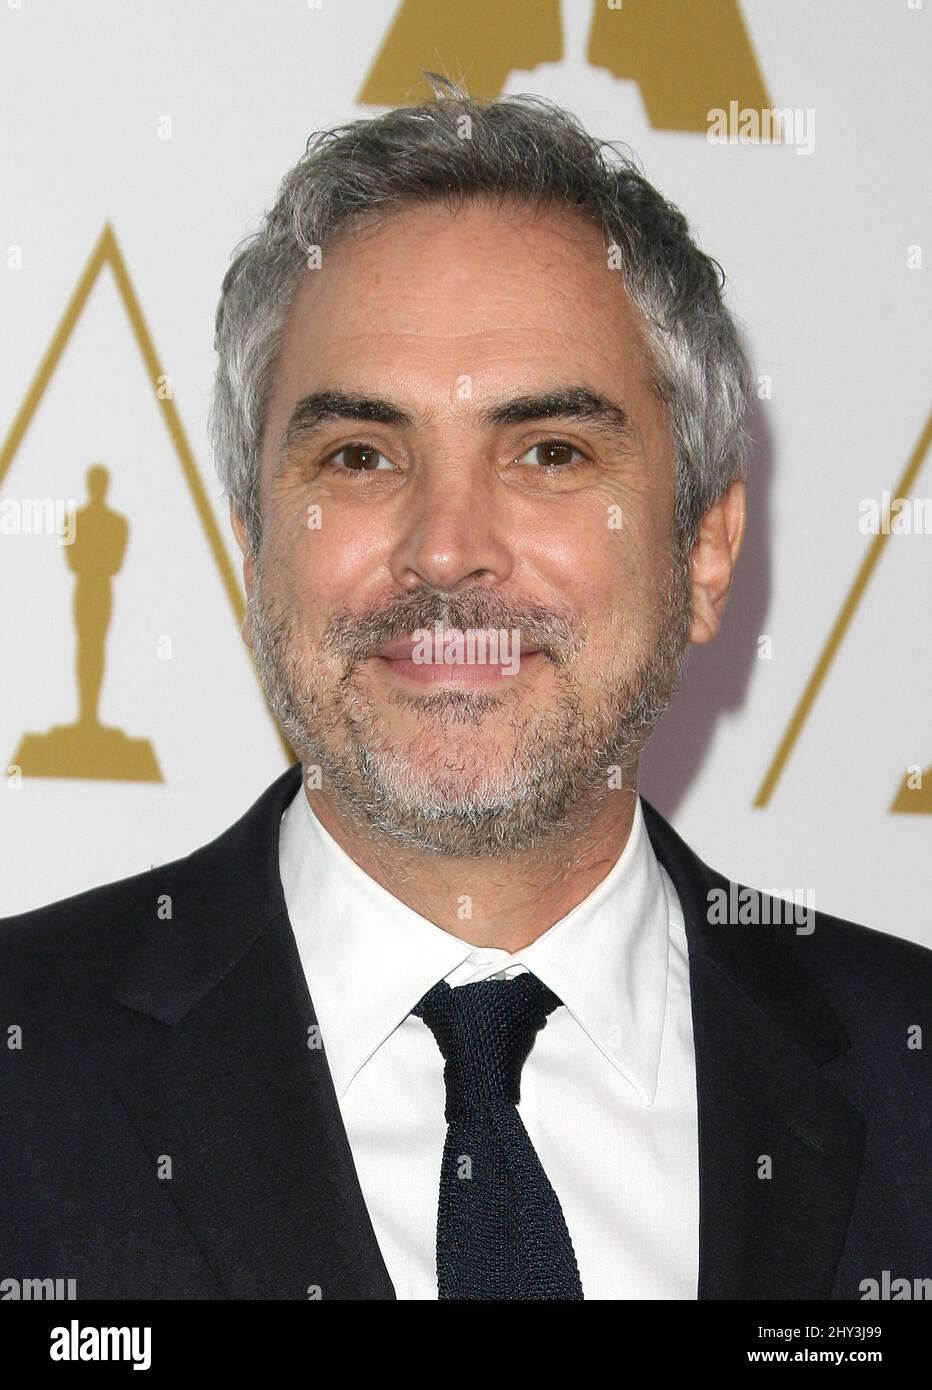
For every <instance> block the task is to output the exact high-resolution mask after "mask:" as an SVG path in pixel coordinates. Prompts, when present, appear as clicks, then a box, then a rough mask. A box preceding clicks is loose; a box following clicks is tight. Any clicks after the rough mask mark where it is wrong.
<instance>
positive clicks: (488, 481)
mask: <svg viewBox="0 0 932 1390" xmlns="http://www.w3.org/2000/svg"><path fill="white" fill-rule="evenodd" d="M402 505H403V508H404V509H405V510H403V512H402V520H401V523H400V529H399V532H398V537H397V540H396V542H395V544H394V545H393V547H392V550H391V554H390V557H389V567H390V569H391V572H392V576H393V578H394V580H395V582H396V584H398V585H400V586H401V587H402V588H405V589H413V588H417V587H419V586H421V585H424V584H428V585H431V586H432V587H434V588H438V589H455V588H456V587H457V586H458V585H461V584H463V583H464V581H466V582H470V583H475V582H477V581H480V580H481V581H482V582H483V583H486V584H489V585H491V584H498V583H502V582H503V581H504V580H506V579H508V577H509V576H510V574H511V572H512V569H513V567H514V553H513V549H512V546H511V545H510V544H509V543H508V540H507V539H506V529H505V517H504V514H503V506H502V501H501V498H500V497H498V496H497V495H496V489H495V480H494V478H491V477H490V476H489V475H488V474H487V473H484V472H483V470H482V469H481V468H480V467H477V468H471V467H456V466H450V467H443V466H440V465H439V463H438V466H437V467H436V468H430V467H426V468H425V469H424V470H423V471H422V473H421V475H420V476H419V477H418V478H417V479H416V480H415V481H414V482H413V483H412V486H411V489H410V491H409V493H408V495H407V496H406V497H405V498H404V500H403V504H402Z"/></svg>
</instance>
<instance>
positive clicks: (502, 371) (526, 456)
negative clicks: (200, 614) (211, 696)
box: [237, 203, 691, 855]
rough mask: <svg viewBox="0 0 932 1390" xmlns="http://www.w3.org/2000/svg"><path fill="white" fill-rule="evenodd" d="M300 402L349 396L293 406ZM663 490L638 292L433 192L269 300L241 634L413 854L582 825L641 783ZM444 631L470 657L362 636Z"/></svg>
mask: <svg viewBox="0 0 932 1390" xmlns="http://www.w3.org/2000/svg"><path fill="white" fill-rule="evenodd" d="M318 393H344V395H345V396H348V397H350V398H353V399H351V400H350V401H349V402H348V403H347V401H346V400H345V399H344V398H343V397H340V398H339V399H336V398H332V399H330V400H328V401H326V402H324V405H326V410H325V411H323V412H322V411H321V400H320V399H318V401H317V402H316V408H313V409H312V408H309V407H306V408H305V410H304V413H303V417H301V416H300V415H299V417H298V418H297V419H295V414H296V412H297V411H298V408H299V405H300V403H301V402H303V401H306V399H307V398H308V397H310V396H318ZM563 396H568V399H567V400H559V399H557V398H559V397H563ZM355 398H364V401H365V402H368V403H370V404H363V403H362V401H361V400H360V399H355ZM373 402H377V403H381V404H376V405H373V404H371V403H373ZM598 402H602V403H607V404H608V405H609V406H610V407H611V409H610V410H597V409H596V405H597V403H598ZM334 411H335V412H336V413H331V412H334ZM343 412H349V416H348V417H347V415H346V414H344V413H343ZM322 413H323V415H324V418H322V419H321V418H320V417H321V414H322ZM286 436H289V442H288V444H287V446H285V444H284V441H285V438H286ZM673 489H674V462H673V445H672V440H671V435H670V430H669V425H668V422H667V419H666V416H665V411H664V409H663V407H662V405H661V404H660V402H659V401H658V399H657V398H656V396H655V394H654V393H653V392H652V390H651V388H650V385H649V382H648V375H647V366H646V361H645V356H644V350H643V347H642V340H641V335H640V329H639V326H638V323H637V320H636V317H635V311H634V310H633V309H632V307H631V304H630V302H629V300H628V298H627V295H626V293H625V291H624V289H623V286H622V282H621V278H620V275H619V272H617V271H613V270H610V269H609V268H608V266H607V258H606V252H605V248H604V245H603V241H602V238H601V236H600V235H599V234H598V232H597V231H596V230H595V229H594V228H593V227H591V226H590V225H589V224H587V223H585V222H583V221H582V220H581V219H579V218H577V217H576V216H575V215H573V214H571V213H563V212H549V211H548V212H544V213H541V212H539V211H533V210H530V209H524V208H520V209H515V210H510V209H509V210H506V211H502V210H500V209H495V208H494V207H493V206H492V205H490V204H488V203H472V204H469V205H467V206H466V208H465V209H460V210H459V211H457V212H455V213H454V212H451V211H449V210H448V209H446V208H445V207H443V206H441V205H430V206H427V207H420V208H412V209H408V210H404V211H402V212H397V213H395V214H394V215H392V216H390V217H389V218H388V219H387V220H386V221H385V222H383V223H381V224H375V225H370V226H369V227H367V228H366V229H365V230H364V231H362V232H357V233H355V234H353V235H350V236H348V237H344V238H342V239H341V240H339V241H338V242H337V243H336V244H335V245H334V246H333V247H332V248H329V249H327V250H325V252H324V258H323V269H321V270H316V271H308V272H307V274H306V275H305V277H304V279H303V281H302V284H301V287H300V289H299V291H298V293H297V295H296V297H295V299H294V301H293V303H292V306H291V308H290V310H289V315H288V319H287V322H286V327H285V334H284V339H283V344H282V353H281V356H280V359H279V362H278V365H277V369H276V377H275V385H274V391H273V395H272V399H271V401H270V404H269V410H268V414H267V418H266V427H265V433H264V437H263V451H262V464H261V474H260V508H261V517H262V541H261V548H260V554H259V556H258V559H257V562H256V563H253V560H252V559H251V558H250V557H248V556H247V560H246V566H245V573H246V583H247V588H248V590H249V613H248V616H247V625H246V629H245V631H246V635H247V640H249V641H250V643H251V645H252V646H253V649H254V652H255V655H256V660H257V665H258V667H259V671H260V675H261V677H262V679H263V683H264V685H265V688H266V691H267V694H268V697H269V700H270V703H271V705H272V708H273V710H274V711H275V713H276V715H277V716H278V718H279V720H280V722H281V723H282V726H283V729H284V732H285V733H286V735H287V736H288V738H289V739H290V741H291V743H292V746H293V747H294V749H295V751H296V752H297V753H298V755H299V757H300V758H301V761H302V762H303V763H304V764H305V766H308V765H319V766H320V768H321V771H322V783H321V785H322V793H323V794H324V795H325V796H334V797H335V798H336V800H337V801H338V802H340V803H341V804H342V805H343V807H344V809H345V810H347V811H349V812H350V813H351V814H352V815H354V816H356V817H357V818H359V817H362V818H363V819H364V821H365V823H367V824H369V825H375V826H378V827H380V828H381V829H382V830H383V831H385V832H387V833H388V834H390V835H392V836H394V837H396V839H398V840H400V841H401V842H403V843H404V844H406V845H408V846H413V847H417V848H419V849H421V850H426V851H429V852H433V853H443V854H451V855H490V854H511V853H517V852H523V851H527V850H530V849H533V848H536V847H542V846H544V845H545V844H550V845H556V844H557V843H558V842H559V840H560V837H561V834H563V833H567V832H568V830H569V827H571V826H572V827H574V830H575V831H578V830H579V829H580V828H581V827H583V826H584V825H586V824H588V823H590V821H591V819H592V818H593V817H594V815H595V814H596V812H597V811H598V810H599V808H600V807H601V806H602V804H603V803H604V801H605V798H606V797H607V796H611V795H613V794H616V795H617V792H616V791H615V788H617V786H618V785H619V781H621V782H623V784H624V785H629V786H630V785H631V784H632V783H633V778H634V772H635V769H636V765H637V757H638V755H639V753H640V750H641V747H642V746H643V743H644V742H645V740H646V737H647V735H648V733H649V731H650V728H651V726H652V724H653V723H654V722H655V721H656V719H657V718H658V717H659V715H660V713H661V712H662V710H663V707H664V705H665V703H666V701H667V700H668V698H669V695H670V693H671V690H672V688H673V686H674V685H675V682H676V679H677V677H678V675H679V671H680V668H681V665H682V660H683V656H684V652H685V648H686V645H687V640H688V633H689V626H690V616H691V603H690V592H689V582H688V568H687V562H686V560H685V559H684V558H683V557H682V556H681V555H679V553H678V551H677V550H676V547H675V546H674V542H673V500H674V493H673ZM237 529H238V534H239V535H240V538H241V541H242V527H241V526H238V528H237ZM437 623H439V624H441V625H442V626H441V629H440V632H441V633H442V635H443V636H444V637H447V638H448V637H450V636H451V635H453V636H455V635H456V634H457V633H458V634H461V635H462V636H463V637H468V636H469V634H470V633H472V634H473V636H474V638H476V639H477V645H476V646H475V647H474V649H473V656H474V657H475V659H474V660H473V661H471V662H470V661H469V660H468V658H469V655H470V648H469V644H468V643H464V648H463V652H462V653H461V654H459V655H460V659H459V660H454V662H453V664H447V663H445V662H444V661H443V650H444V649H443V646H442V645H434V646H431V647H429V648H428V649H427V655H428V656H429V657H432V658H433V659H434V662H435V663H436V664H431V665H425V664H424V663H423V662H422V661H420V660H418V659H417V658H418V657H422V656H423V655H424V654H425V649H424V647H423V646H422V647H421V649H420V651H419V652H418V653H416V654H415V659H414V660H407V661H406V660H399V659H395V660H392V659H388V658H386V656H384V655H379V654H378V652H379V649H380V648H383V647H385V646H387V645H389V644H397V643H398V642H399V640H403V639H408V640H409V641H410V640H411V639H416V637H417V636H418V635H419V634H421V633H422V632H423V631H424V630H428V631H429V632H430V633H431V635H432V636H433V635H434V634H435V633H436V632H437V631H438V629H437V628H436V626H435V625H436V624H437ZM493 632H494V633H495V634H496V635H497V636H498V638H499V640H500V646H499V650H498V655H499V658H500V664H499V665H497V666H495V665H492V664H490V663H489V662H488V656H489V655H490V654H491V655H494V654H495V653H494V649H492V647H491V638H490V634H491V633H493ZM480 633H481V634H483V635H484V637H485V639H486V642H487V644H488V645H487V647H486V651H485V654H484V658H483V654H482V650H481V646H480V645H478V638H479V634H480ZM502 638H503V639H504V640H502ZM518 642H520V644H521V654H520V655H519V654H518V645H517V644H518ZM448 650H449V651H450V654H451V655H453V656H454V658H456V657H457V655H458V654H457V652H456V649H455V648H450V649H448ZM532 653H536V654H532ZM395 655H396V656H397V650H396V653H395ZM463 656H465V657H466V658H467V660H465V661H463V660H462V657H463ZM516 657H517V664H516V663H515V660H514V658H516Z"/></svg>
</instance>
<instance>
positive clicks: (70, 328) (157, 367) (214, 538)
mask: <svg viewBox="0 0 932 1390" xmlns="http://www.w3.org/2000/svg"><path fill="white" fill-rule="evenodd" d="M106 265H109V267H110V270H111V271H112V273H113V278H114V281H115V282H116V287H117V291H118V293H119V296H120V298H121V300H122V301H123V307H124V309H125V310H126V316H127V318H128V319H129V322H130V327H131V328H132V330H133V336H134V337H135V339H136V345H137V347H138V348H139V352H140V355H141V357H142V360H143V362H144V364H145V369H146V375H147V376H148V378H149V381H150V382H151V383H152V390H153V394H154V396H155V401H156V404H157V405H158V406H159V407H160V409H161V411H162V418H163V420H164V421H165V425H166V428H167V429H168V433H169V436H170V438H171V441H172V444H173V445H174V448H175V453H176V454H177V456H178V461H179V463H180V464H181V471H182V473H183V474H184V478H185V481H186V483H187V485H188V490H189V492H190V494H191V498H192V500H193V502H194V506H195V510H196V511H197V515H198V517H199V519H200V522H201V525H202V527H203V528H204V534H205V536H206V538H207V544H208V546H209V548H210V553H211V555H212V556H213V560H214V564H215V565H216V566H217V570H218V572H219V574H220V579H221V582H222V584H223V588H224V590H225V592H226V595H227V598H228V600H229V602H230V607H231V608H232V610H233V614H234V617H235V618H236V621H237V624H241V623H242V620H243V616H244V613H245V607H246V605H245V600H244V598H243V596H242V594H241V592H240V588H239V584H238V583H237V580H236V575H235V572H234V570H233V566H232V564H231V563H230V557H229V555H228V554H227V551H226V549H225V547H224V544H223V539H222V537H221V535H220V532H219V529H218V527H217V522H216V519H215V517H214V514H213V511H212V509H211V505H210V500H209V498H208V496H207V493H206V491H205V489H204V485H203V483H202V482H201V477H200V474H199V473H198V470H197V465H196V463H195V461H194V455H193V453H192V452H191V446H190V445H189V443H188V440H187V437H186V435H185V432H184V427H183V425H182V423H181V417H180V416H179V414H178V411H177V408H176V406H175V402H174V400H172V399H171V398H170V397H168V396H161V395H160V394H159V391H158V383H159V381H160V379H164V377H165V375H166V373H165V372H164V371H163V368H162V365H161V363H160V362H159V358H158V354H157V353H156V350H155V344H154V343H153V341H152V335H151V334H150V332H149V329H148V327H147V325H146V321H145V318H144V316H143V312H142V307H141V305H140V303H139V299H138V297H137V295H136V292H135V290H134V289H133V285H132V282H131V280H130V278H129V273H128V271H127V269H126V263H125V261H124V260H123V255H122V253H121V251H120V248H119V245H118V243H117V239H116V236H115V235H114V231H113V228H112V226H111V225H110V223H109V222H107V223H106V224H105V225H104V229H103V231H102V233H101V235H100V237H99V239H98V241H97V245H96V246H95V247H94V250H93V252H92V253H91V256H90V259H89V260H88V262H87V265H86V266H85V268H84V270H83V271H82V273H81V277H80V279H79V280H78V283H77V285H76V287H75V289H74V292H73V294H72V296H71V299H70V300H69V301H68V305H67V307H66V309H65V312H64V314H63V315H62V318H61V321H60V323H59V325H58V327H57V328H56V330H55V333H54V334H53V336H52V341H51V342H50V343H49V346H48V348H47V350H46V353H45V356H44V357H43V359H42V361H41V363H40V364H39V368H38V371H37V372H36V374H35V376H34V378H33V380H32V383H31V385H30V387H29V390H28V391H27V392H26V395H25V398H24V400H23V403H22V405H21V406H20V408H19V410H18V411H17V413H16V417H15V419H14V420H13V424H12V426H11V427H10V431H9V433H8V435H7V437H6V439H5V441H4V443H3V448H2V449H0V486H2V485H3V480H4V478H5V476H6V474H7V472H8V470H9V468H10V465H11V464H12V462H13V459H14V458H15V456H16V452H17V450H18V449H19V446H20V444H21V443H22V440H23V437H24V435H25V433H26V431H27V429H28V428H29V425H30V422H31V421H32V418H33V416H34V415H35V413H36V410H37V409H38V407H39V404H40V402H41V400H42V397H43V395H44V394H45V390H46V387H47V386H48V384H49V382H50V381H51V379H52V376H53V375H54V373H55V369H56V367H57V366H58V364H59V361H60V360H61V357H62V353H63V352H64V350H65V348H66V346H67V344H68V341H69V339H70V337H71V334H72V333H73V332H74V329H75V326H76V325H77V322H78V319H79V318H80V317H81V314H82V312H83V310H84V307H85V305H86V303H87V301H88V299H89V297H90V294H91V291H92V290H93V288H94V285H95V284H96V282H97V278H98V276H99V275H100V273H101V271H102V270H103V268H104V266H106ZM270 717H271V716H270ZM276 732H277V734H278V739H279V742H280V743H281V745H282V749H283V751H284V753H285V756H286V758H287V759H288V761H289V762H294V761H295V755H294V753H293V751H292V749H291V747H290V746H289V744H288V743H287V741H286V740H285V739H284V738H283V737H282V734H281V732H280V731H279V730H278V728H277V726H276ZM156 774H157V775H152V773H151V769H150V773H149V775H148V776H144V777H143V778H142V780H150V781H161V780H162V778H161V773H160V772H158V771H157V768H156ZM40 775H41V774H40ZM84 775H93V774H84ZM105 775H112V774H105ZM126 780H134V774H133V772H132V771H130V772H129V776H128V777H127V779H126Z"/></svg>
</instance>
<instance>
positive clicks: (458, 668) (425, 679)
mask: <svg viewBox="0 0 932 1390" xmlns="http://www.w3.org/2000/svg"><path fill="white" fill-rule="evenodd" d="M540 658H541V653H540V652H524V653H522V655H521V657H520V660H519V663H518V669H517V671H515V670H513V668H512V667H511V666H508V667H502V666H495V665H492V664H491V663H490V664H488V665H475V664H474V665H471V666H468V665H466V664H465V663H459V664H456V663H453V664H451V665H449V666H448V665H446V664H445V663H443V664H441V663H439V662H438V663H436V664H435V663H431V662H426V661H417V662H415V661H409V660H402V659H399V660H397V661H396V660H393V659H392V658H391V657H387V656H377V657H376V658H375V660H376V661H377V662H378V663H379V665H381V666H383V667H384V668H385V669H386V670H387V671H388V672H389V674H390V675H393V676H402V677H404V679H405V680H410V681H415V682H416V683H417V684H418V685H437V684H444V685H493V684H498V683H500V682H502V681H508V680H514V678H515V676H519V675H520V674H521V672H522V671H524V670H526V669H527V668H528V667H533V666H535V665H536V663H537V662H539V661H540Z"/></svg>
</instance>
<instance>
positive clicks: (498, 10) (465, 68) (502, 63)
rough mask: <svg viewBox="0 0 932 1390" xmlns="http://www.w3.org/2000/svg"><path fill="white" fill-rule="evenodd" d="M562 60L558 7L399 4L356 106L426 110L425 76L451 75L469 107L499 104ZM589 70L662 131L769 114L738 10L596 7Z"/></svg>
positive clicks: (689, 1)
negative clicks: (632, 89) (614, 85)
mask: <svg viewBox="0 0 932 1390" xmlns="http://www.w3.org/2000/svg"><path fill="white" fill-rule="evenodd" d="M562 57H563V25H562V22H561V15H560V4H559V0H510V3H509V4H504V5H503V4H502V0H472V3H471V4H469V5H454V4H447V5H438V4H437V0H401V3H400V4H399V6H398V9H397V10H396V12H395V16H394V18H393V19H392V21H391V23H390V25H389V26H388V29H387V30H386V32H385V37H384V38H383V40H382V43H381V45H380V47H379V50H378V52H377V54H376V56H375V58H374V59H373V61H372V65H371V67H370V68H369V71H368V73H367V74H366V77H365V79H364V81H363V84H362V87H361V88H360V90H359V92H358V94H357V96H356V100H357V102H359V103H361V104H363V105H369V106H398V105H402V104H404V103H406V102H410V101H424V100H429V99H430V95H431V93H430V88H429V86H428V84H427V82H426V80H425V79H424V78H423V76H421V73H422V70H423V69H427V70H431V69H433V70H435V71H439V72H442V73H444V75H446V76H448V77H449V76H451V69H452V70H453V71H455V73H456V75H457V79H458V80H459V81H460V82H463V83H465V85H466V88H467V90H468V91H469V93H470V94H471V96H472V97H474V98H476V99H482V98H492V97H497V96H500V95H501V93H502V92H503V91H504V89H505V85H506V83H507V81H508V78H509V76H510V75H511V73H512V72H514V71H522V72H528V71H532V70H533V69H534V68H537V67H539V66H540V65H541V64H542V63H557V62H559V61H560V59H561V58H562ZM586 60H587V61H588V62H589V63H590V64H591V65H592V66H593V67H598V68H604V69H606V70H607V71H608V72H610V73H611V74H612V75H613V76H614V77H618V78H627V79H630V80H632V81H634V82H637V84H638V86H639V88H640V91H641V97H642V99H643V101H644V107H645V110H646V112H647V118H648V120H649V121H650V124H651V125H652V126H653V127H654V129H656V130H682V131H694V132H699V133H702V134H705V133H706V132H707V131H708V129H709V112H710V110H712V109H713V108H716V107H720V108H722V109H723V110H724V109H727V108H728V106H729V102H731V101H736V102H737V104H738V106H739V107H740V108H741V109H742V110H744V109H750V110H754V111H763V110H765V109H769V108H770V107H771V104H772V103H771V101H770V97H769V96H768V93H767V86H766V83H765V82H764V78H763V75H762V74H761V70H760V67H759V65H758V62H757V58H756V56H755V53H754V48H753V45H752V43H751V39H750V35H749V34H748V31H747V27H746V26H745V23H744V19H743V17H742V14H741V10H740V7H739V5H738V3H737V0H702V3H699V0H624V4H623V5H621V6H613V7H611V8H610V7H609V6H608V4H607V3H606V0H594V3H593V6H592V18H591V21H590V29H589V37H588V41H587V45H586ZM774 143H779V137H776V138H775V140H774Z"/></svg>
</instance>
